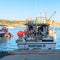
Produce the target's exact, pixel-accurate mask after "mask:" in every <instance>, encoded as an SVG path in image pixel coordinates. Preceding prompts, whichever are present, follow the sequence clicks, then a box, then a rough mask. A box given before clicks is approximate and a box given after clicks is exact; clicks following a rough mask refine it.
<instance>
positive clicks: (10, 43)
mask: <svg viewBox="0 0 60 60" xmlns="http://www.w3.org/2000/svg"><path fill="white" fill-rule="evenodd" d="M51 28H52V29H54V30H55V31H56V36H57V37H56V40H55V42H56V49H60V36H59V35H60V27H51ZM24 29H26V27H25V26H23V27H13V28H9V32H10V33H12V34H13V38H11V39H8V40H6V41H5V42H3V43H1V42H0V50H5V51H6V50H17V49H18V47H17V44H16V40H17V38H18V36H17V32H18V31H23V30H24Z"/></svg>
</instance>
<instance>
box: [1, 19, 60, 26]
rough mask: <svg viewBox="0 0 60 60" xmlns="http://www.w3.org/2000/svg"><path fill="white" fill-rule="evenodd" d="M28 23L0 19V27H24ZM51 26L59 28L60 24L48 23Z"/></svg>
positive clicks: (55, 22) (25, 21) (56, 22)
mask: <svg viewBox="0 0 60 60" xmlns="http://www.w3.org/2000/svg"><path fill="white" fill-rule="evenodd" d="M27 22H28V21H27V20H20V21H18V20H2V19H0V26H24V25H25V24H26V23H27ZM50 23H51V26H54V27H60V22H58V21H50Z"/></svg>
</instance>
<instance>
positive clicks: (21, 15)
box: [0, 0, 60, 21]
mask: <svg viewBox="0 0 60 60" xmlns="http://www.w3.org/2000/svg"><path fill="white" fill-rule="evenodd" d="M54 11H56V14H55V15H54V16H53V17H52V18H51V19H54V20H58V21H59V20H60V0H0V19H11V20H12V19H13V20H16V19H17V20H21V19H22V20H24V19H27V18H30V17H32V18H35V17H37V16H40V12H43V13H47V18H49V17H50V16H51V15H52V13H53V12H54Z"/></svg>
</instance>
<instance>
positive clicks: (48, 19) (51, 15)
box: [48, 11, 56, 20]
mask: <svg viewBox="0 0 60 60" xmlns="http://www.w3.org/2000/svg"><path fill="white" fill-rule="evenodd" d="M55 13H56V11H55V12H54V13H53V14H52V15H51V16H50V18H49V19H48V20H50V19H51V18H52V17H53V16H54V15H55Z"/></svg>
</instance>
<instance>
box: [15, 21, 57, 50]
mask: <svg viewBox="0 0 60 60" xmlns="http://www.w3.org/2000/svg"><path fill="white" fill-rule="evenodd" d="M26 25H27V26H28V28H27V33H25V34H24V33H23V32H22V31H20V32H19V33H18V34H17V35H18V36H19V37H18V39H17V40H16V43H17V46H18V49H20V50H21V49H23V50H24V49H28V50H34V49H40V50H44V49H55V48H56V42H55V36H53V35H56V33H55V32H53V30H51V29H50V28H49V26H50V25H49V24H47V23H39V24H35V23H33V22H32V23H31V22H30V23H28V24H26ZM50 31H52V32H53V34H51V32H50ZM23 35H24V36H23Z"/></svg>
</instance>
